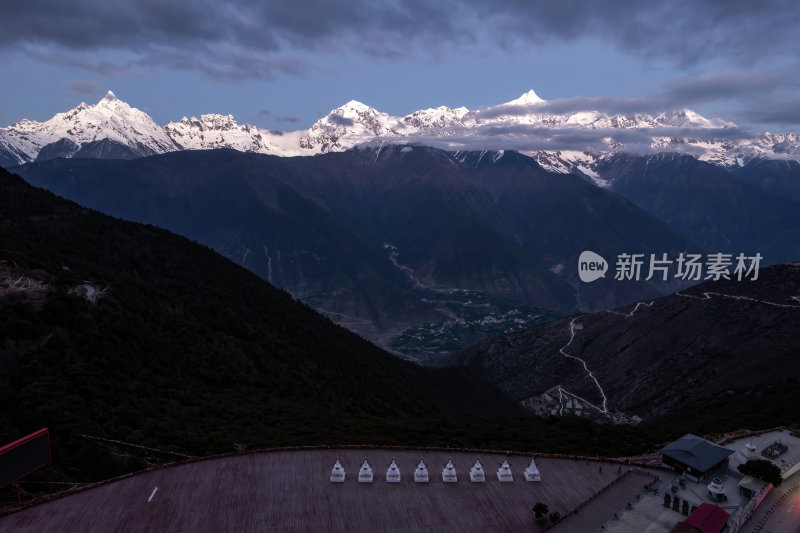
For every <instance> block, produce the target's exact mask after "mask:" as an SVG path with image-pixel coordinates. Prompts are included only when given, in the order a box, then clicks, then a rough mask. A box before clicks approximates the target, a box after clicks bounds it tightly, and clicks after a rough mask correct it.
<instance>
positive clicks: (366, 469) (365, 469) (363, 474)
mask: <svg viewBox="0 0 800 533" xmlns="http://www.w3.org/2000/svg"><path fill="white" fill-rule="evenodd" d="M358 482H359V483H372V467H371V466H369V463H368V462H367V458H366V457H364V463H363V464H362V465H361V470H359V471H358Z"/></svg>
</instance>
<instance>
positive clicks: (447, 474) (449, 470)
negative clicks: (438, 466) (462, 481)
mask: <svg viewBox="0 0 800 533" xmlns="http://www.w3.org/2000/svg"><path fill="white" fill-rule="evenodd" d="M442 481H444V482H445V483H456V482H457V481H458V475H457V474H456V467H455V466H453V459H448V460H447V464H446V465H444V468H443V469H442Z"/></svg>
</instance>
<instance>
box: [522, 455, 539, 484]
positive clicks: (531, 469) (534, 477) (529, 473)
mask: <svg viewBox="0 0 800 533" xmlns="http://www.w3.org/2000/svg"><path fill="white" fill-rule="evenodd" d="M541 480H542V476H541V474H539V469H538V468H536V461H534V460H533V456H531V464H530V465H528V468H526V469H525V481H541Z"/></svg>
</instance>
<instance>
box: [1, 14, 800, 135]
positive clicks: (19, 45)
mask: <svg viewBox="0 0 800 533" xmlns="http://www.w3.org/2000/svg"><path fill="white" fill-rule="evenodd" d="M798 22H800V2H795V1H791V0H775V1H770V0H752V1H749V0H748V1H744V0H741V1H740V0H720V1H700V0H696V1H657V2H652V1H641V2H623V1H614V0H604V1H599V0H586V1H569V0H566V1H558V2H556V1H547V2H545V1H541V2H537V1H532V0H519V1H512V0H507V1H504V0H491V1H489V0H487V1H481V2H477V1H464V0H462V1H458V2H456V1H450V0H432V1H422V0H410V1H389V0H384V1H370V2H367V1H364V2H359V1H347V2H344V1H342V2H333V1H312V0H294V1H271V2H262V1H259V2H255V1H254V2H247V1H238V2H223V1H221V0H194V1H191V2H188V1H186V2H184V1H166V0H141V1H126V2H122V1H116V0H103V1H99V0H96V1H89V0H70V1H65V0H48V1H37V0H26V1H10V2H3V3H2V6H1V7H0V63H2V64H3V65H4V68H3V73H4V76H3V78H4V80H3V82H2V89H0V90H1V91H2V96H3V98H2V99H0V125H8V124H10V123H11V122H14V121H17V120H20V119H22V118H31V119H36V120H46V119H48V118H50V117H51V116H52V115H53V114H54V113H56V112H59V111H65V110H67V109H69V108H70V107H73V106H75V105H77V104H78V103H80V102H81V101H86V102H87V103H94V102H96V101H97V100H99V99H100V98H101V97H102V95H103V94H104V93H105V91H106V90H108V89H111V90H113V91H114V92H115V93H116V95H117V96H118V97H119V98H121V99H123V100H125V101H127V102H128V103H129V104H131V105H133V106H135V107H138V108H140V109H143V110H145V111H147V112H148V113H150V115H151V116H152V117H153V118H154V119H155V120H156V121H157V122H159V123H161V124H163V123H165V122H167V121H169V120H179V119H180V118H181V117H182V116H184V115H186V116H191V115H197V116H199V115H200V114H203V113H225V114H228V113H230V114H234V115H235V116H236V118H237V120H238V121H239V122H249V123H252V124H256V125H258V126H261V127H266V128H270V129H283V130H293V129H300V128H307V127H309V126H310V125H311V124H312V123H313V122H314V121H315V120H317V119H318V118H319V116H321V115H324V114H327V113H328V112H329V111H330V110H331V109H333V108H335V107H338V106H340V105H341V104H343V103H345V102H347V101H348V100H351V99H355V100H359V101H362V102H364V103H366V104H368V105H371V106H373V107H375V108H377V109H378V110H380V111H385V112H388V113H390V114H394V115H404V114H407V113H411V112H413V111H415V110H417V109H423V108H427V107H436V106H439V105H447V106H450V107H458V106H466V107H468V108H470V109H480V108H485V107H488V106H491V105H496V104H499V103H502V102H506V101H508V100H512V99H514V98H517V97H518V96H519V95H520V94H522V93H523V92H525V91H527V90H529V89H534V90H535V91H536V92H537V93H538V94H539V96H540V97H542V98H545V99H547V100H551V101H552V102H551V103H550V104H549V105H550V106H551V107H552V109H553V110H579V109H586V108H592V109H599V110H603V111H609V112H622V113H629V112H646V113H653V112H659V111H664V110H674V109H682V108H689V109H694V110H696V111H698V112H700V113H702V114H704V115H705V116H707V117H720V118H723V119H725V120H729V121H733V122H735V123H737V124H738V125H740V126H741V127H743V128H747V129H753V130H758V131H763V130H770V131H776V132H799V131H800V76H798V72H800V52H798V50H800V30H798Z"/></svg>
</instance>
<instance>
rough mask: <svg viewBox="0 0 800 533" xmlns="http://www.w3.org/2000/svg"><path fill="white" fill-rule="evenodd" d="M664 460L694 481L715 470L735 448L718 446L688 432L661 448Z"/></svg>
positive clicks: (666, 463)
mask: <svg viewBox="0 0 800 533" xmlns="http://www.w3.org/2000/svg"><path fill="white" fill-rule="evenodd" d="M661 454H662V455H663V459H662V462H663V463H664V464H665V465H667V466H671V467H673V468H675V470H677V471H678V472H682V473H684V474H685V475H686V477H688V478H690V479H693V480H694V481H698V482H699V481H700V479H701V478H702V477H704V476H705V475H707V474H708V473H710V472H711V471H713V470H715V469H716V468H718V467H719V466H721V465H722V464H723V463H725V462H726V461H727V460H728V457H729V456H730V455H731V454H733V450H728V449H727V448H723V447H722V446H718V445H716V444H714V443H713V442H711V441H707V440H706V439H703V438H700V437H698V436H697V435H692V434H691V433H687V434H686V435H684V436H683V437H681V438H680V439H678V440H676V441H675V442H673V443H671V444H668V445H667V446H664V447H663V448H661Z"/></svg>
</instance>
